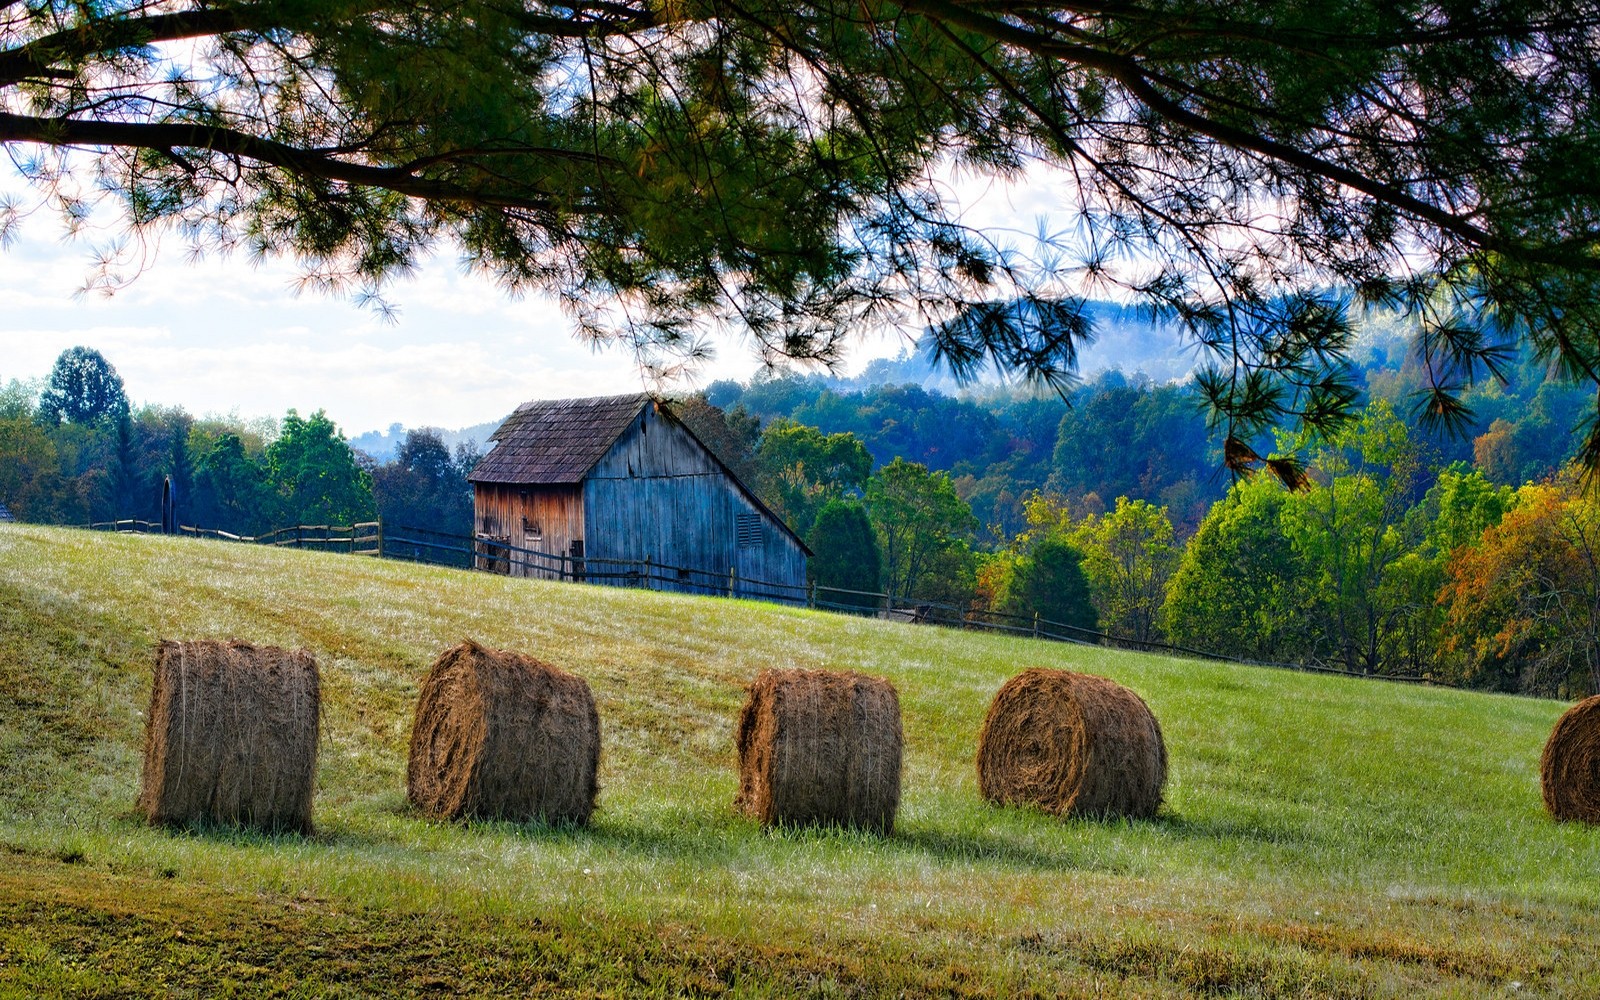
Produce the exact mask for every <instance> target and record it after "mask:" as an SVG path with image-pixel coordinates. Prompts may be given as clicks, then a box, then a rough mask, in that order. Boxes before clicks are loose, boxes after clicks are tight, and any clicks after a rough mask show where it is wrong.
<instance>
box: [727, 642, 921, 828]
mask: <svg viewBox="0 0 1600 1000" xmlns="http://www.w3.org/2000/svg"><path fill="white" fill-rule="evenodd" d="M901 739H902V737H901V730H900V699H899V696H898V695H897V694H896V693H895V689H894V685H892V684H890V683H889V682H888V681H886V680H883V679H882V678H878V677H866V676H863V675H861V674H856V673H841V672H834V671H827V670H765V671H762V673H761V674H760V675H759V676H757V677H756V679H755V680H754V681H752V682H751V684H750V688H749V697H748V699H746V701H745V705H744V710H743V711H742V712H740V714H739V732H738V748H739V795H738V797H737V798H736V799H735V800H734V806H735V808H737V809H739V810H740V811H741V812H743V813H745V814H746V815H748V816H752V817H754V818H756V819H759V820H760V821H761V822H762V823H764V824H766V825H768V826H771V825H774V824H780V823H782V824H807V823H837V824H839V825H840V826H853V827H861V828H864V829H868V830H875V831H878V832H880V833H883V834H888V833H891V832H893V830H894V814H895V810H896V809H898V808H899V806H900V747H901Z"/></svg>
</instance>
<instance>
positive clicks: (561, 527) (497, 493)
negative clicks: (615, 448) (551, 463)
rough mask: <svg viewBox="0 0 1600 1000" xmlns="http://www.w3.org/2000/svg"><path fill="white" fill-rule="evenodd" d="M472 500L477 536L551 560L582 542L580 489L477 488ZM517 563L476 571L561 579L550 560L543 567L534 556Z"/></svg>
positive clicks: (481, 485)
mask: <svg viewBox="0 0 1600 1000" xmlns="http://www.w3.org/2000/svg"><path fill="white" fill-rule="evenodd" d="M472 496H473V502H472V514H473V531H474V532H475V533H476V534H478V535H484V536H488V537H490V538H494V539H497V540H500V541H504V542H508V543H510V544H511V545H514V546H516V547H517V548H521V549H528V550H530V551H532V552H542V553H546V554H548V555H551V556H564V555H566V554H567V553H568V552H569V551H570V549H571V545H572V542H573V541H575V540H581V539H582V538H583V493H582V489H581V488H580V487H578V486H533V485H519V484H515V483H475V484H474V485H473V493H472ZM535 528H537V529H538V531H537V534H536V533H535V530H534V529H535ZM520 560H521V562H520V563H519V562H512V563H511V564H509V565H506V566H501V567H490V566H487V565H484V566H481V567H480V568H483V569H491V568H495V569H500V570H501V571H509V572H510V573H512V574H513V575H515V576H537V577H551V578H559V577H560V576H562V575H563V571H564V569H566V567H565V565H564V564H562V563H560V562H557V561H556V560H554V559H551V560H550V561H549V562H548V563H545V562H543V561H541V560H539V559H538V557H537V556H520Z"/></svg>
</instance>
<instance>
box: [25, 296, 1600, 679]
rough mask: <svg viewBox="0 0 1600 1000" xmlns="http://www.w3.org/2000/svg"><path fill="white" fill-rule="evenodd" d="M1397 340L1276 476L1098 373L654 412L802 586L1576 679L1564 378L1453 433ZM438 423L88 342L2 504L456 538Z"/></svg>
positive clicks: (1472, 392) (712, 389)
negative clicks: (741, 486)
mask: <svg viewBox="0 0 1600 1000" xmlns="http://www.w3.org/2000/svg"><path fill="white" fill-rule="evenodd" d="M1403 345H1404V338H1403V334H1402V332H1400V331H1391V330H1389V329H1387V328H1386V327H1385V326H1384V325H1383V324H1381V323H1374V324H1371V325H1369V327H1368V328H1367V329H1366V331H1365V333H1364V334H1363V337H1362V339H1361V341H1360V349H1359V350H1358V351H1354V352H1352V361H1351V364H1352V369H1353V370H1352V373H1351V375H1352V377H1353V378H1354V379H1355V380H1356V381H1357V382H1358V384H1359V385H1360V386H1361V390H1362V393H1363V395H1362V403H1361V408H1360V410H1359V416H1358V417H1357V418H1356V419H1354V420H1352V421H1350V422H1348V423H1346V424H1345V425H1343V427H1342V428H1341V429H1340V430H1338V431H1337V432H1336V433H1333V434H1323V435H1309V434H1307V435H1303V436H1301V437H1299V438H1296V437H1291V436H1290V435H1288V434H1286V433H1283V432H1279V433H1278V434H1277V435H1276V436H1275V438H1273V439H1272V440H1270V441H1266V442H1260V443H1258V448H1259V449H1260V450H1261V452H1262V453H1263V454H1267V453H1269V452H1270V453H1274V454H1282V455H1295V456H1299V461H1300V462H1301V463H1302V465H1301V466H1300V468H1301V470H1302V473H1301V476H1300V480H1299V482H1298V488H1290V487H1289V486H1285V485H1284V483H1283V481H1282V477H1275V476H1265V475H1255V476H1240V475H1237V474H1234V473H1231V472H1229V471H1228V470H1227V469H1226V468H1225V466H1224V462H1223V459H1222V455H1221V454H1220V447H1219V445H1218V443H1217V442H1216V439H1215V437H1216V436H1215V435H1214V434H1213V433H1212V428H1210V427H1209V426H1208V424H1207V421H1206V417H1205V410H1204V409H1203V407H1202V406H1201V404H1200V401H1199V400H1198V399H1197V393H1196V390H1195V388H1194V386H1193V385H1192V384H1191V383H1187V382H1172V381H1165V382H1157V381H1154V380H1152V379H1150V378H1149V377H1147V376H1144V375H1142V374H1138V373H1135V374H1124V373H1123V372H1121V371H1119V370H1111V371H1107V372H1102V373H1100V374H1098V375H1096V376H1095V377H1093V378H1092V379H1089V380H1087V381H1083V382H1081V383H1079V384H1076V385H1075V386H1073V387H1072V388H1070V389H1069V390H1067V391H1065V392H1064V393H1060V394H1057V393H1051V392H1042V393H1041V392H1031V391H1026V390H1023V389H1019V388H1015V387H1008V386H1004V385H982V386H973V387H970V388H969V389H967V390H965V391H963V392H961V393H959V394H947V393H945V392H940V391H937V390H932V389H928V388H923V387H922V386H920V385H918V384H915V383H905V384H899V385H859V384H856V385H849V384H845V383H841V381H839V380H836V379H829V378H825V377H821V376H816V375H812V376H801V375H793V374H780V375H777V376H770V377H763V378H755V379H752V380H750V381H749V382H747V383H738V382H731V381H724V382H716V383H713V384H711V385H710V386H708V387H707V388H706V390H704V391H702V392H698V393H694V394H692V395H687V396H683V397H681V398H677V399H674V400H672V401H671V405H672V407H673V410H674V412H675V413H676V415H677V416H678V417H679V419H681V420H683V421H684V422H685V423H686V424H688V425H689V427H690V428H691V429H692V430H694V432H695V433H696V434H697V435H698V436H699V437H700V438H701V439H702V440H703V441H704V442H705V443H706V444H707V445H708V446H709V447H711V448H712V449H713V450H714V451H715V452H717V454H718V455H719V456H720V457H722V459H723V460H724V461H725V462H726V463H727V464H728V465H729V466H730V468H732V469H733V470H734V471H735V472H736V473H737V474H738V475H739V476H740V477H741V478H742V479H744V480H745V481H746V482H747V483H749V484H750V485H751V487H752V488H753V489H754V490H755V491H756V492H757V494H758V495H759V496H761V498H762V499H763V500H764V501H765V502H766V503H767V504H768V506H770V507H771V508H772V509H773V510H774V511H775V512H777V513H778V514H779V515H780V516H782V517H783V518H784V519H785V520H786V521H787V522H788V523H789V524H790V526H791V527H793V528H794V529H795V531H796V532H797V533H798V534H800V535H801V536H802V537H804V538H805V539H806V540H807V542H808V544H809V545H810V547H811V548H812V550H813V551H814V553H815V557H814V558H813V560H812V563H811V573H812V576H813V578H814V579H815V580H816V581H817V582H818V583H819V584H820V585H822V586H827V587H835V588H844V589H848V590H860V591H879V590H886V591H888V592H890V593H893V594H894V595H896V597H899V598H906V599H914V600H926V601H930V602H942V603H946V604H950V605H954V606H957V607H961V608H964V609H970V610H971V611H972V612H974V613H980V614H981V613H991V614H1019V615H1023V616H1025V617H1026V616H1031V615H1034V614H1037V615H1039V616H1040V617H1041V618H1042V619H1044V620H1048V621H1053V622H1058V623H1062V624H1064V625H1067V626H1070V627H1072V628H1076V629H1081V630H1083V634H1084V635H1085V636H1089V635H1091V634H1092V633H1100V634H1103V635H1105V636H1109V637H1112V639H1114V640H1119V641H1123V642H1129V643H1168V644H1173V645H1177V646H1180V647H1184V648H1189V649H1194V650H1199V651H1203V652H1207V653H1212V654H1217V655H1223V656H1229V657H1235V658H1242V659H1249V660H1257V661H1267V662H1292V663H1299V664H1313V665H1318V666H1323V667H1331V668H1335V669H1341V670H1347V671H1351V672H1356V673H1362V674H1389V675H1398V676H1407V677H1425V678H1429V679H1432V680H1435V681H1437V682H1440V683H1449V684H1457V685H1463V686H1471V687H1477V688H1485V689H1492V690H1503V691H1522V692H1529V693H1539V694H1556V695H1562V696H1567V697H1571V696H1575V695H1578V694H1583V693H1590V692H1594V691H1600V498H1597V497H1596V495H1595V491H1594V490H1593V489H1591V488H1590V486H1589V484H1588V482H1587V481H1586V480H1585V479H1584V478H1583V477H1582V476H1581V475H1580V474H1579V473H1578V472H1577V471H1576V469H1575V468H1574V467H1572V466H1569V465H1568V461H1569V458H1570V456H1571V455H1572V453H1573V452H1574V450H1575V449H1576V448H1577V446H1578V442H1579V440H1580V437H1581V433H1582V428H1581V426H1580V424H1581V418H1580V413H1581V412H1582V410H1583V408H1584V407H1585V405H1586V404H1587V402H1588V400H1587V394H1586V393H1585V392H1584V391H1583V390H1581V389H1579V388H1576V387H1573V386H1570V385H1564V384H1563V383H1561V382H1560V381H1558V380H1556V379H1552V378H1547V377H1545V372H1544V370H1543V368H1542V367H1541V366H1540V364H1539V363H1538V362H1537V361H1536V360H1535V359H1533V358H1522V359H1520V360H1519V362H1518V363H1517V364H1516V365H1515V366H1512V367H1511V368H1510V369H1508V373H1507V374H1508V377H1507V379H1506V380H1505V381H1504V382H1503V383H1502V382H1500V381H1498V380H1490V381H1486V382H1480V383H1478V384H1476V385H1474V386H1472V387H1471V388H1469V389H1468V390H1467V391H1466V393H1465V394H1464V400H1465V402H1466V404H1467V405H1468V406H1469V407H1470V408H1471V413H1472V420H1473V425H1472V430H1471V432H1470V433H1467V434H1461V435H1456V436H1451V435H1447V434H1442V433H1437V432H1430V431H1429V430H1428V429H1427V428H1425V427H1424V426H1422V425H1420V424H1419V422H1418V421H1417V420H1416V419H1415V412H1414V411H1415V405H1414V402H1413V400H1414V398H1415V397H1416V395H1417V393H1418V392H1419V386H1420V385H1421V381H1422V379H1423V374H1422V373H1421V372H1419V371H1418V370H1417V364H1418V362H1417V361H1416V360H1415V355H1414V354H1412V353H1410V352H1408V351H1407V350H1406V349H1405V347H1404V346H1403ZM902 367H903V366H902ZM445 437H446V435H445V432H442V431H439V430H437V429H429V428H421V429H412V430H409V431H406V432H405V434H404V437H403V439H402V440H401V441H400V443H399V445H398V447H397V449H396V450H395V452H394V454H393V455H392V456H390V457H388V458H387V459H386V460H384V461H381V462H380V461H377V460H375V459H373V458H372V457H370V456H368V455H367V454H365V453H363V452H361V451H359V450H356V449H353V448H352V447H351V446H350V444H349V442H348V441H347V439H346V437H345V436H344V435H343V433H342V432H341V430H340V428H338V427H337V426H336V425H335V424H334V423H333V421H331V420H330V419H329V418H328V417H327V415H326V414H325V413H324V412H322V411H320V410H319V411H316V412H314V413H311V414H309V415H302V414H300V413H298V412H297V411H295V410H290V411H288V412H287V413H286V414H284V415H283V416H282V417H281V418H276V419H272V418H257V419H249V420H247V419H242V418H239V417H237V416H225V417H219V416H205V417H195V416H193V415H191V414H189V413H187V412H186V411H184V410H183V409H182V408H181V407H172V406H160V405H150V404H146V405H142V406H137V407H135V406H133V405H132V404H131V403H130V402H129V400H128V398H127V396H126V393H125V391H124V389H123V385H122V382H121V379H120V377H119V376H118V375H117V373H116V370H115V367H114V365H113V364H112V363H111V362H110V361H109V360H107V359H106V358H105V357H103V356H102V355H100V354H99V352H97V351H94V350H92V349H89V348H83V347H80V348H73V349H72V350H69V351H67V352H65V353H64V354H62V356H61V357H60V358H59V359H58V360H57V362H56V364H55V366H54V368H53V369H52V370H51V372H50V373H49V374H48V376H47V377H45V378H39V379H33V380H23V379H16V378H13V379H11V380H10V381H9V382H7V383H5V384H4V385H3V386H0V503H4V504H5V505H6V506H7V507H8V508H9V510H10V511H11V512H12V514H13V515H14V516H16V517H17V518H19V519H23V520H29V521H38V522H46V523H58V524H78V525H87V524H91V523H96V522H106V521H111V520H116V519H128V518H134V519H142V520H159V519H160V500H161V496H162V488H163V484H164V483H166V482H168V481H170V483H171V487H172V489H173V490H174V492H175V495H176V496H177V497H178V498H179V499H178V504H179V518H180V520H181V522H182V523H184V524H190V525H195V526H200V527H206V528H216V529H221V530H225V531H230V532H233V533H237V534H242V535H251V534H258V533H262V532H265V531H268V530H270V529H272V528H276V527H281V526H284V525H288V524H296V523H299V524H349V523H353V522H357V521H363V520H370V519H372V518H375V517H379V516H381V517H382V518H384V520H385V521H386V522H388V523H391V524H397V525H405V526H410V527H417V528H424V529H428V530H433V531H439V532H444V533H448V534H456V535H466V534H469V533H470V531H471V526H472V520H471V519H472V496H471V489H470V486H469V485H468V483H467V480H466V477H467V475H468V473H469V472H470V471H471V469H472V467H473V465H474V464H475V463H476V461H477V459H478V457H479V454H478V449H477V447H476V446H475V445H474V444H473V443H472V442H470V441H467V442H463V443H460V444H458V445H457V446H456V447H455V449H453V450H452V449H451V448H449V447H447V446H446V444H445V443H444V442H445ZM863 603H868V602H865V601H864V602H863Z"/></svg>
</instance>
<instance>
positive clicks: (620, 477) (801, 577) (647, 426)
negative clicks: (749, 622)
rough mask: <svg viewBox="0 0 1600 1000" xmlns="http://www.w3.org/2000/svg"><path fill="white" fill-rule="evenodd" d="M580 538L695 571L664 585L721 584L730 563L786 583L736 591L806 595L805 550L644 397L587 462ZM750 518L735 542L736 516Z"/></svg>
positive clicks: (613, 552)
mask: <svg viewBox="0 0 1600 1000" xmlns="http://www.w3.org/2000/svg"><path fill="white" fill-rule="evenodd" d="M583 494H584V497H583V507H584V524H585V525H586V526H587V534H586V537H585V546H586V551H587V555H588V557H589V558H590V560H591V566H592V568H593V569H594V570H595V571H597V572H599V571H602V570H603V563H597V562H595V560H605V559H618V560H623V559H641V558H645V557H648V558H649V559H650V560H651V562H653V563H655V564H658V565H666V566H679V567H685V568H687V569H690V570H693V571H696V572H692V573H690V574H689V575H688V576H687V577H686V578H683V579H681V580H680V581H669V582H668V583H666V584H664V585H663V584H659V583H658V584H657V586H665V587H666V588H667V589H677V590H685V591H691V592H700V593H704V592H707V591H714V592H719V593H720V592H725V591H726V589H727V581H728V573H729V570H730V569H732V570H733V571H734V572H735V573H736V574H737V575H738V576H740V577H745V578H747V579H755V580H765V581H774V582H778V583H787V584H789V585H791V586H792V587H793V588H794V589H792V590H782V591H779V590H773V589H763V588H757V587H754V586H753V585H752V584H748V583H742V582H741V583H740V584H738V585H737V589H736V593H740V594H744V595H746V596H757V594H759V596H765V597H774V598H781V599H788V600H795V601H800V600H803V599H804V592H803V588H804V585H805V553H804V551H802V550H801V548H800V546H799V545H798V544H797V543H796V542H795V540H794V539H793V538H792V537H791V536H790V535H789V534H788V532H786V531H784V530H782V529H780V528H779V527H778V526H777V525H776V524H775V523H774V522H773V520H772V519H771V517H770V515H768V514H767V513H766V512H764V511H762V510H761V509H760V508H758V507H756V506H755V504H753V503H751V502H750V500H749V499H748V498H747V497H746V496H745V495H744V493H743V491H742V490H740V488H739V487H738V485H737V484H736V483H735V482H734V481H733V479H732V478H730V477H729V476H728V475H727V473H725V472H724V471H723V470H722V468H721V467H720V466H719V465H718V464H717V463H716V461H715V460H714V459H713V458H712V457H711V456H710V455H708V454H707V453H706V451H705V449H704V448H703V447H702V446H701V445H700V443H699V442H698V441H696V440H695V439H694V438H693V436H691V435H690V434H689V433H688V432H687V431H685V430H684V429H683V428H682V427H681V426H680V425H678V424H677V423H675V422H673V421H671V420H666V419H663V418H661V417H660V416H659V415H658V414H657V413H656V412H655V410H654V408H653V407H647V408H646V409H645V411H644V413H643V414H642V415H641V417H640V418H639V419H638V420H635V421H634V422H633V424H632V425H630V427H629V428H628V430H627V431H625V432H624V433H623V434H622V435H621V436H620V437H619V438H618V439H617V443H616V445H615V446H613V447H612V449H611V450H610V451H609V452H608V453H607V454H606V456H605V457H604V458H602V459H601V460H600V462H599V463H598V464H597V465H596V466H595V468H594V470H593V471H592V472H590V474H589V476H588V478H587V479H586V480H585V482H584V488H583ZM740 514H745V515H747V516H749V517H754V518H756V519H757V520H756V529H757V530H756V531H755V532H747V535H750V534H754V536H755V537H753V538H747V539H746V541H747V543H749V544H746V545H744V546H740V544H739V538H738V516H739V515H740Z"/></svg>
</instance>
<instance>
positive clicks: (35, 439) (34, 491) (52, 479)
mask: <svg viewBox="0 0 1600 1000" xmlns="http://www.w3.org/2000/svg"><path fill="white" fill-rule="evenodd" d="M58 470H59V467H58V465H57V461H56V447H55V443H54V442H52V441H51V440H50V437H49V435H47V434H46V433H45V432H44V429H43V428H41V427H40V426H39V425H38V424H37V423H35V422H34V421H33V420H32V419H31V417H30V416H29V415H18V416H3V417H0V504H4V505H5V507H6V509H8V510H9V511H11V513H12V515H13V516H14V517H17V518H20V519H23V520H29V521H48V520H52V517H51V515H52V514H53V513H54V506H55V505H54V504H53V503H52V502H51V500H52V494H53V493H55V492H57V491H59V490H60V488H61V483H60V476H59V471H58Z"/></svg>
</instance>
